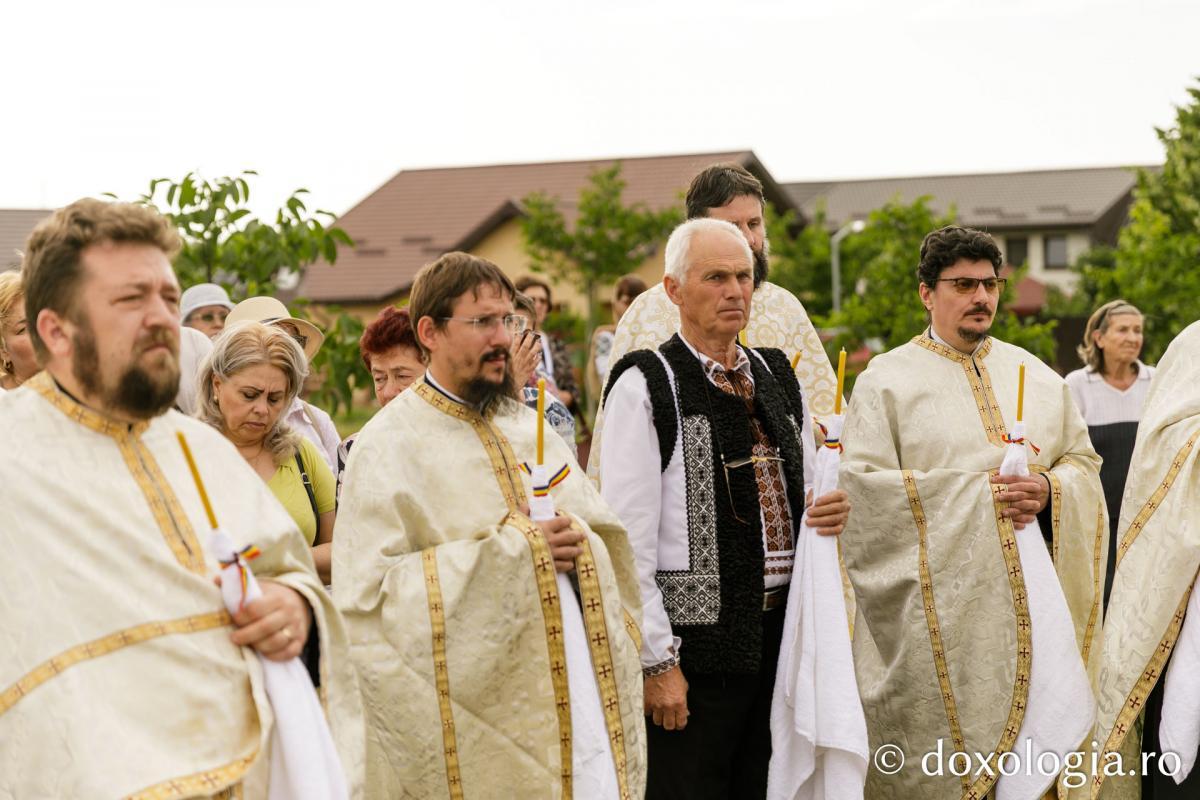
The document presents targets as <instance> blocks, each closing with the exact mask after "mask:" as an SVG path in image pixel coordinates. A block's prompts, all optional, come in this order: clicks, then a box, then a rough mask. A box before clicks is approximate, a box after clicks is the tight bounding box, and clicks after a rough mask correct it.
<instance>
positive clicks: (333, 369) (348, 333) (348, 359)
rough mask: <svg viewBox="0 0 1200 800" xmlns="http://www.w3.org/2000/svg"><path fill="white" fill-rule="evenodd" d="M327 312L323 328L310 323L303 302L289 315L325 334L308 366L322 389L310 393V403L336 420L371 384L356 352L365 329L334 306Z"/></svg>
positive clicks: (369, 377) (358, 320)
mask: <svg viewBox="0 0 1200 800" xmlns="http://www.w3.org/2000/svg"><path fill="white" fill-rule="evenodd" d="M326 312H327V313H329V314H331V315H333V316H332V317H331V319H330V321H329V323H328V324H327V325H324V326H321V325H320V323H319V321H318V320H316V319H313V317H312V315H311V314H310V313H309V309H308V308H307V304H306V303H304V302H303V301H301V302H299V303H297V307H296V308H295V309H293V312H292V313H294V314H296V315H297V316H300V317H303V318H305V319H309V320H310V321H312V322H313V323H314V324H317V325H318V326H320V327H322V328H323V330H324V331H325V342H324V343H323V344H322V345H321V349H320V350H318V351H317V354H316V356H314V357H313V360H312V364H311V366H310V368H311V370H312V371H313V372H315V373H317V374H319V375H320V376H321V378H322V380H321V387H320V388H319V389H317V390H316V391H315V392H313V394H312V396H311V397H310V398H309V401H310V402H311V403H312V404H313V405H315V406H317V407H319V408H322V409H324V410H325V411H328V412H329V413H330V414H331V415H334V416H336V415H338V414H339V413H345V412H349V411H350V409H351V408H352V407H353V405H354V393H355V391H358V390H364V389H369V388H371V387H372V386H373V384H372V381H371V373H370V372H368V371H367V366H366V364H364V363H363V361H362V356H361V354H360V352H359V349H358V340H359V338H360V337H362V335H363V329H364V328H365V327H366V326H365V325H363V323H362V320H360V319H359V318H358V317H355V316H352V315H350V314H347V313H345V312H343V311H342V310H341V309H340V308H337V307H336V306H334V307H330V308H328V309H326Z"/></svg>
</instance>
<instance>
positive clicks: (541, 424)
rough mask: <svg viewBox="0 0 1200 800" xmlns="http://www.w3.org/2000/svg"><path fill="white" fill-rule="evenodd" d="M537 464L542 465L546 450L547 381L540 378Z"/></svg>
mask: <svg viewBox="0 0 1200 800" xmlns="http://www.w3.org/2000/svg"><path fill="white" fill-rule="evenodd" d="M537 418H538V427H537V463H538V466H541V464H542V458H543V456H544V454H545V448H546V379H545V378H538V403H537Z"/></svg>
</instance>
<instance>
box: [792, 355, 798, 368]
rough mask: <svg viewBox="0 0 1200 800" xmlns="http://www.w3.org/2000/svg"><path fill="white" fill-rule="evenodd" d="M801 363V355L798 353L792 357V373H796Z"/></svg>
mask: <svg viewBox="0 0 1200 800" xmlns="http://www.w3.org/2000/svg"><path fill="white" fill-rule="evenodd" d="M799 363H800V354H799V353H796V355H794V356H792V372H795V371H796V365H797V364H799Z"/></svg>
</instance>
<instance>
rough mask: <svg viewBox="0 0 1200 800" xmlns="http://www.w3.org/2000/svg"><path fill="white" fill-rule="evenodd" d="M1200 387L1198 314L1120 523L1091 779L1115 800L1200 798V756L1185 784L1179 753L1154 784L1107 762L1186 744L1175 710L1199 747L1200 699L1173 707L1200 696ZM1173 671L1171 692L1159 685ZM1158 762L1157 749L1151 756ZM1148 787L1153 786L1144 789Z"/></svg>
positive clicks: (1136, 457) (1162, 372)
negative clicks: (1167, 734)
mask: <svg viewBox="0 0 1200 800" xmlns="http://www.w3.org/2000/svg"><path fill="white" fill-rule="evenodd" d="M1197 387H1200V322H1194V323H1192V325H1191V326H1189V327H1188V328H1187V329H1186V330H1184V331H1183V333H1181V334H1179V336H1177V337H1176V338H1175V341H1173V342H1172V343H1171V346H1170V347H1169V348H1168V349H1167V352H1166V354H1165V355H1164V356H1163V358H1162V360H1161V361H1159V363H1158V369H1157V372H1156V373H1155V376H1154V380H1153V382H1152V383H1151V385H1150V394H1149V395H1148V396H1147V398H1146V408H1145V412H1144V414H1143V416H1142V422H1141V424H1140V425H1139V427H1138V436H1137V444H1136V445H1135V446H1134V452H1133V460H1132V462H1131V464H1130V468H1129V480H1128V482H1127V483H1126V485H1125V495H1124V498H1123V500H1122V505H1121V522H1120V524H1119V525H1118V527H1117V531H1118V535H1119V536H1120V541H1119V542H1118V545H1117V569H1116V572H1115V573H1114V576H1113V590H1112V596H1111V599H1110V600H1109V605H1108V615H1107V617H1106V619H1105V621H1104V647H1103V651H1102V656H1101V669H1100V695H1099V698H1098V699H1099V704H1100V714H1099V719H1098V721H1097V724H1096V736H1095V739H1096V741H1097V742H1098V743H1099V744H1100V745H1101V748H1102V751H1101V754H1100V761H1099V764H1100V766H1101V770H1099V775H1098V776H1096V777H1095V779H1094V781H1093V783H1092V785H1091V787H1090V789H1091V792H1090V796H1092V797H1095V796H1097V793H1098V794H1099V796H1100V797H1102V798H1105V799H1106V800H1113V799H1115V798H1137V797H1139V796H1142V797H1147V796H1153V797H1154V798H1156V799H1157V798H1162V797H1170V798H1174V797H1181V798H1182V797H1195V796H1196V793H1197V791H1198V789H1197V785H1198V784H1200V780H1198V778H1197V774H1196V770H1195V768H1194V766H1193V768H1192V772H1191V774H1190V776H1189V777H1188V779H1187V781H1186V783H1185V784H1184V785H1183V786H1176V785H1175V782H1174V780H1173V779H1172V778H1171V777H1170V775H1171V774H1173V773H1174V772H1175V767H1176V765H1175V764H1174V763H1171V762H1170V761H1164V762H1163V765H1162V770H1161V771H1162V772H1166V773H1168V775H1167V776H1162V777H1153V778H1151V779H1150V781H1148V782H1147V783H1152V784H1153V785H1152V786H1147V784H1146V783H1143V782H1142V779H1141V778H1140V776H1137V775H1134V776H1129V775H1123V776H1120V777H1115V776H1111V770H1109V772H1110V775H1109V776H1106V775H1105V770H1104V769H1103V767H1104V765H1105V764H1115V763H1116V762H1115V761H1113V760H1112V754H1114V753H1119V754H1121V755H1122V759H1123V761H1122V763H1123V766H1124V770H1123V771H1124V772H1128V771H1129V770H1131V769H1134V768H1136V769H1137V771H1138V772H1139V773H1140V772H1141V767H1142V764H1141V759H1140V756H1139V752H1141V751H1145V752H1154V753H1166V752H1176V751H1173V750H1172V747H1171V745H1172V742H1170V741H1164V740H1162V739H1160V731H1161V730H1162V724H1163V723H1164V722H1165V723H1168V728H1169V727H1170V726H1169V722H1170V720H1171V717H1172V712H1175V713H1176V714H1180V715H1182V716H1183V719H1182V720H1181V722H1182V723H1183V725H1184V726H1186V725H1188V724H1189V723H1190V725H1191V726H1192V730H1191V731H1190V733H1191V740H1190V745H1191V746H1190V748H1188V747H1187V746H1186V745H1187V744H1188V742H1187V741H1186V737H1181V740H1180V741H1179V742H1176V743H1174V745H1175V747H1176V748H1177V752H1176V754H1177V755H1178V756H1180V757H1181V759H1190V760H1192V761H1193V762H1194V759H1195V758H1196V730H1195V726H1197V725H1200V707H1197V706H1196V705H1195V703H1192V704H1191V705H1190V706H1186V707H1182V708H1181V707H1175V708H1172V706H1173V705H1175V706H1178V705H1179V704H1181V701H1182V700H1183V699H1184V698H1185V697H1186V696H1187V695H1188V694H1190V695H1191V696H1192V697H1193V698H1194V697H1195V696H1196V695H1197V691H1198V690H1197V688H1196V676H1200V659H1197V657H1196V653H1197V651H1198V650H1200V648H1198V646H1197V645H1198V643H1200V611H1198V610H1197V609H1196V606H1197V600H1198V598H1197V595H1196V594H1195V592H1194V590H1193V587H1194V583H1195V580H1196V572H1197V569H1198V568H1200V462H1198V461H1197V458H1198V456H1200V389H1198V388H1197ZM1189 679H1190V680H1189ZM1164 681H1165V684H1166V686H1165V693H1164V691H1163V687H1162V686H1160V684H1162V683H1163V682H1164ZM1176 681H1178V682H1179V683H1180V685H1179V686H1178V687H1176V686H1175V685H1174V683H1175V682H1176ZM1189 684H1190V685H1189ZM1189 689H1190V692H1189ZM1143 714H1144V715H1145V720H1144V722H1145V724H1144V725H1143V724H1142V721H1143V720H1142V718H1143ZM1160 720H1161V722H1160ZM1139 745H1140V748H1139ZM1180 745H1183V746H1182V747H1180ZM1189 749H1190V753H1189V752H1187V751H1188V750H1189ZM1158 763H1159V760H1158V758H1157V757H1156V758H1154V759H1151V760H1150V761H1149V762H1148V764H1147V766H1148V767H1151V768H1153V767H1155V766H1157V765H1158ZM1148 771H1150V770H1148ZM1142 786H1145V787H1146V788H1148V789H1150V791H1151V792H1152V794H1150V793H1149V792H1148V793H1146V794H1140V793H1139V789H1140V788H1141V787H1142ZM1075 796H1076V795H1072V797H1075ZM1080 796H1084V797H1086V796H1088V794H1086V793H1081V794H1080Z"/></svg>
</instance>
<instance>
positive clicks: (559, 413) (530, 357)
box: [512, 292, 578, 455]
mask: <svg viewBox="0 0 1200 800" xmlns="http://www.w3.org/2000/svg"><path fill="white" fill-rule="evenodd" d="M513 313H515V314H517V315H519V316H522V317H525V319H526V323H525V330H523V331H521V332H520V333H518V334H517V335H515V336H514V337H513V344H512V372H513V382H514V383H515V384H516V387H517V399H518V400H520V401H522V402H523V403H525V405H527V406H529V407H530V408H537V396H538V379H539V378H545V379H546V411H545V415H546V422H548V423H549V424H550V427H551V428H553V429H554V430H555V432H556V433H557V434H558V435H559V436H561V437H562V438H563V441H565V442H566V443H567V446H568V447H570V448H571V453H572V454H575V455H578V451H577V450H576V449H575V417H574V416H572V415H571V412H570V411H569V410H568V409H567V407H566V405H564V404H563V402H562V401H561V400H559V399H558V393H557V391H556V387H555V385H554V379H553V378H551V377H549V376H547V375H546V373H545V370H544V361H543V359H542V342H541V337H542V336H543V335H544V334H541V333H538V332H537V331H535V330H534V329H533V322H534V319H535V317H536V315H537V309H536V306H535V304H534V302H533V300H532V299H530V298H529V297H527V296H526V295H523V294H521V293H520V292H517V296H516V297H514V298H513Z"/></svg>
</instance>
